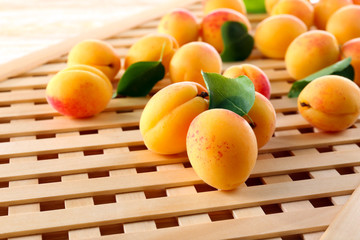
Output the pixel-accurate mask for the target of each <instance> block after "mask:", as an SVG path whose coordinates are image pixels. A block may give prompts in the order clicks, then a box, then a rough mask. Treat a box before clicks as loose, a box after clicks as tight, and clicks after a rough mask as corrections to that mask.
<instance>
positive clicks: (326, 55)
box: [285, 30, 340, 79]
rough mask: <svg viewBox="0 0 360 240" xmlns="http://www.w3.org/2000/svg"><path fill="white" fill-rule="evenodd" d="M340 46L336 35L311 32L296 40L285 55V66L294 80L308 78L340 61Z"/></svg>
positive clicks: (319, 31) (320, 31)
mask: <svg viewBox="0 0 360 240" xmlns="http://www.w3.org/2000/svg"><path fill="white" fill-rule="evenodd" d="M339 57H340V51H339V45H338V43H337V41H336V38H335V37H334V35H332V34H331V33H329V32H326V31H322V30H311V31H308V32H305V33H303V34H301V35H300V36H298V37H297V38H295V39H294V41H292V42H291V44H290V45H289V47H288V49H287V51H286V55H285V65H286V69H287V71H288V72H289V74H290V76H291V77H293V78H294V79H302V78H304V77H307V76H309V75H311V74H313V73H315V72H317V71H319V70H321V69H323V68H325V67H327V66H329V65H331V64H334V63H335V62H337V61H338V60H339Z"/></svg>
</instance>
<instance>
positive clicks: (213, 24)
mask: <svg viewBox="0 0 360 240" xmlns="http://www.w3.org/2000/svg"><path fill="white" fill-rule="evenodd" d="M227 21H236V22H241V23H243V24H245V25H246V27H247V30H248V31H250V30H251V25H250V22H249V20H248V19H247V18H246V16H245V15H243V14H241V13H239V12H237V11H235V10H232V9H226V8H221V9H217V10H214V11H212V12H210V13H209V14H208V15H206V16H205V17H204V18H203V20H202V22H201V27H200V29H201V30H200V36H201V38H202V40H203V41H204V42H207V43H209V44H211V45H212V46H214V47H215V49H216V50H217V51H218V52H220V53H221V52H222V50H223V49H224V42H223V40H222V36H221V26H222V25H223V24H224V23H225V22H227Z"/></svg>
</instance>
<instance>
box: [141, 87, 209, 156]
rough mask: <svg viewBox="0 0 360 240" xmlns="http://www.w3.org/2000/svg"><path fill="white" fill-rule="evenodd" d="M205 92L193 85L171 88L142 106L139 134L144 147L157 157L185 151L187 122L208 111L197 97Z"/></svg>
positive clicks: (205, 102) (200, 98)
mask: <svg viewBox="0 0 360 240" xmlns="http://www.w3.org/2000/svg"><path fill="white" fill-rule="evenodd" d="M201 92H206V90H205V88H203V87H202V86H201V85H199V84H197V83H194V82H181V83H175V84H171V85H169V86H167V87H165V88H163V89H161V90H160V91H159V92H157V93H156V94H155V95H154V96H153V97H152V98H151V99H150V100H149V102H148V103H147V104H146V106H145V109H144V111H143V113H142V115H141V118H140V132H141V134H142V136H143V139H144V143H145V145H146V147H147V148H148V149H149V150H151V151H153V152H156V153H159V154H175V153H181V152H184V151H186V134H187V131H188V128H189V126H190V123H191V121H192V120H193V119H194V118H195V117H196V116H197V115H198V114H200V113H201V112H203V111H205V110H207V109H208V101H207V100H206V99H204V98H203V97H200V96H198V95H199V94H200V93H201Z"/></svg>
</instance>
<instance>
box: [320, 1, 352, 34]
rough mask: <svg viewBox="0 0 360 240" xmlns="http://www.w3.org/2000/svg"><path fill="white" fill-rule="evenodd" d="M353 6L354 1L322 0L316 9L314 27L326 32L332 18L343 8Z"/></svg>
mask: <svg viewBox="0 0 360 240" xmlns="http://www.w3.org/2000/svg"><path fill="white" fill-rule="evenodd" d="M350 4H352V0H320V1H319V2H318V3H316V4H315V7H314V25H315V26H316V27H317V28H318V29H320V30H325V28H326V23H327V21H328V19H329V18H330V16H331V15H332V14H333V13H334V12H336V10H338V9H339V8H341V7H344V6H346V5H350Z"/></svg>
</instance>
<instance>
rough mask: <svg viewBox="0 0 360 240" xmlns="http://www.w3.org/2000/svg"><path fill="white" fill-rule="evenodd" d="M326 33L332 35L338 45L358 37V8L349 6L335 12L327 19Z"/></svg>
mask: <svg viewBox="0 0 360 240" xmlns="http://www.w3.org/2000/svg"><path fill="white" fill-rule="evenodd" d="M326 31H328V32H330V33H332V34H334V36H335V37H336V39H337V40H338V42H339V44H344V43H345V42H347V41H349V40H351V39H353V38H357V37H360V6H358V5H349V6H346V7H342V8H341V9H339V10H337V11H336V12H335V13H334V14H333V15H331V17H330V18H329V20H328V22H327V25H326Z"/></svg>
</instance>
